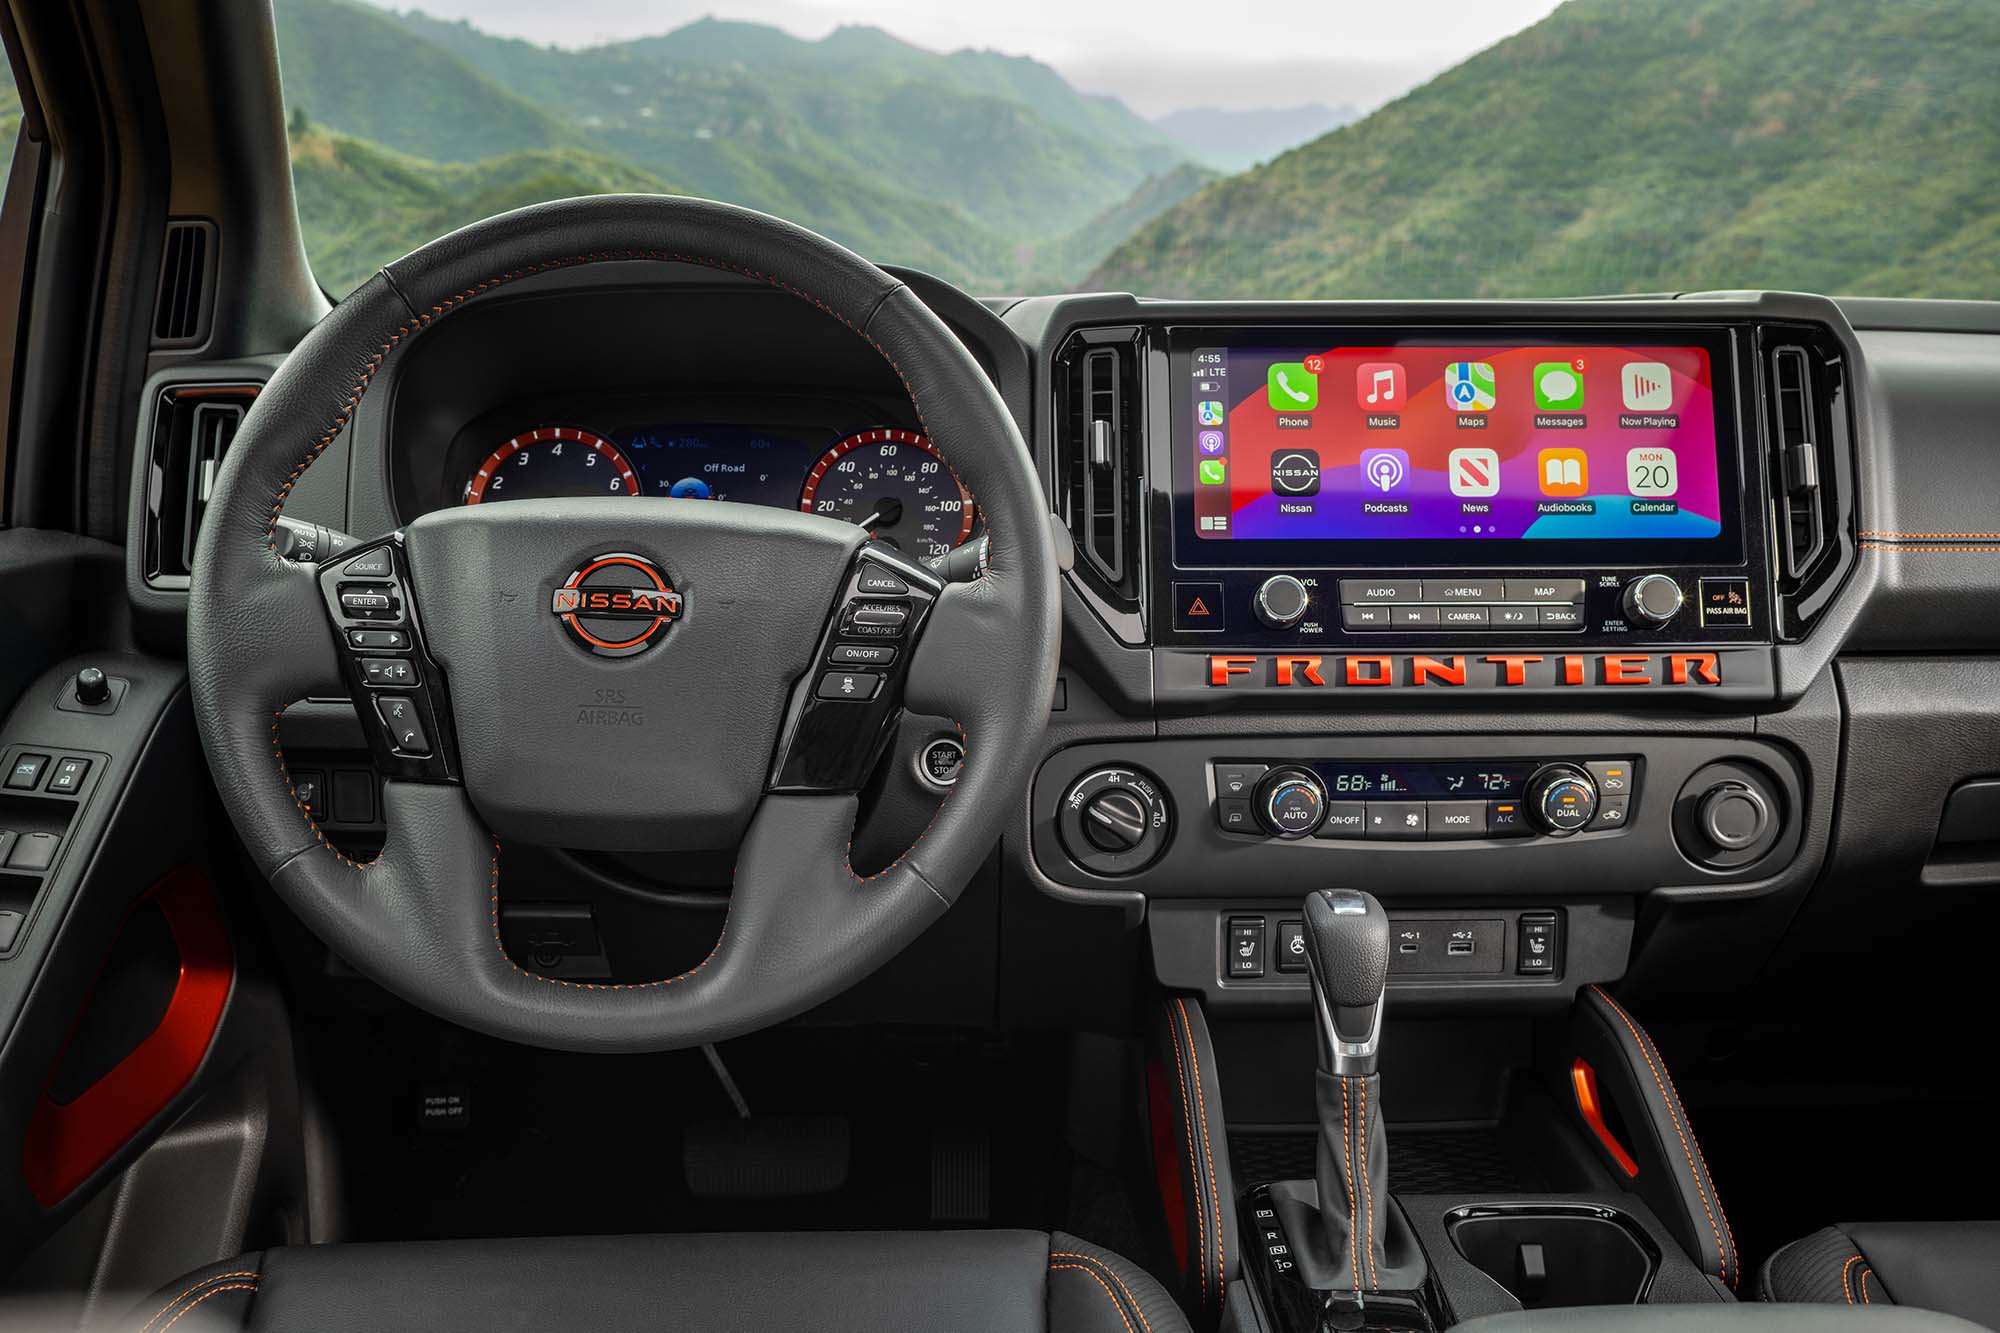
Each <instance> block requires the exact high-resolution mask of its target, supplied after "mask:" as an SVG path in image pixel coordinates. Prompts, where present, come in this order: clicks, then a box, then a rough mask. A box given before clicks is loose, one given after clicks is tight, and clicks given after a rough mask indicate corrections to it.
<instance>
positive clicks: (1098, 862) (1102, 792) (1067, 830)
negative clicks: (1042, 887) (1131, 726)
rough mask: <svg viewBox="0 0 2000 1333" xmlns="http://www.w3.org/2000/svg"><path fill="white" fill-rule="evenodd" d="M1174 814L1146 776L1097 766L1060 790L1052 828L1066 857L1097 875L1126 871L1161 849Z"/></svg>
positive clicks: (1137, 868)
mask: <svg viewBox="0 0 2000 1333" xmlns="http://www.w3.org/2000/svg"><path fill="white" fill-rule="evenodd" d="M1172 824H1173V814H1172V810H1171V807H1169V805H1168V804H1167V798H1166V794H1165V793H1164V792H1163V791H1161V789H1160V785H1159V783H1158V782H1156V781H1154V779H1153V778H1152V776H1151V775H1149V774H1146V773H1142V772H1140V771H1139V770H1138V769H1136V768H1100V769H1095V770H1093V771H1091V772H1089V773H1086V774H1084V775H1083V776H1082V777H1080V778H1078V779H1077V780H1076V781H1075V782H1074V783H1072V784H1071V785H1070V789H1069V790H1068V791H1067V792H1065V793H1064V794H1063V799H1062V805H1061V807H1060V808H1059V809H1058V810H1057V811H1056V829H1057V832H1058V833H1059V834H1060V836H1061V838H1062V844H1063V849H1064V850H1065V851H1067V852H1068V853H1069V854H1070V859H1071V860H1073V861H1075V862H1076V863H1077V864H1078V865H1080V866H1082V867H1083V868H1084V869H1085V870H1088V871H1090V872H1092V873H1093V874H1098V875H1130V874H1133V873H1135V872H1137V871H1140V870H1144V869H1145V868H1146V867H1147V866H1149V865H1151V864H1152V863H1153V861H1154V859H1155V858H1157V857H1158V856H1159V854H1160V853H1161V852H1163V851H1165V850H1166V846H1167V836H1168V834H1169V833H1170V832H1171V830H1172Z"/></svg>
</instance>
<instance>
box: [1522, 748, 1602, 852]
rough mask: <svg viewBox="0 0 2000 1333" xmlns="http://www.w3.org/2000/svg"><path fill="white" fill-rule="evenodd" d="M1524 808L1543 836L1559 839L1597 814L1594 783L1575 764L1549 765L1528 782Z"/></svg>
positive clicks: (1536, 771)
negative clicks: (1554, 836) (1551, 834)
mask: <svg viewBox="0 0 2000 1333" xmlns="http://www.w3.org/2000/svg"><path fill="white" fill-rule="evenodd" d="M1527 807H1528V815H1529V817H1530V818H1531V819H1533V820H1534V821H1535V823H1536V824H1537V825H1538V826H1540V828H1541V830H1542V831H1543V832H1544V833H1553V834H1555V835H1556V836H1557V837H1562V836H1565V835H1567V834H1571V833H1574V832H1576V831H1577V830H1578V829H1580V828H1582V827H1583V826H1584V825H1586V824H1588V823H1589V822H1590V820H1591V817H1592V816H1593V815H1595V814H1596V813H1597V784H1596V783H1595V782H1593V781H1591V778H1590V774H1588V773H1586V772H1584V771H1583V770H1582V769H1580V768H1578V767H1577V766H1576V765H1574V764H1549V765H1548V766H1546V767H1544V768H1540V769H1537V770H1535V775H1534V776H1533V777H1531V778H1529V779H1528V799H1527Z"/></svg>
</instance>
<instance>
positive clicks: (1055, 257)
mask: <svg viewBox="0 0 2000 1333" xmlns="http://www.w3.org/2000/svg"><path fill="white" fill-rule="evenodd" d="M1221 179H1222V173H1221V172H1218V171H1211V170H1209V169H1208V168H1207V167H1203V166H1197V165H1196V164H1195V163H1193V162H1183V163H1182V164H1181V165H1180V166H1177V167H1175V168H1174V169H1173V170H1171V171H1167V172H1163V173H1161V174H1160V175H1158V176H1148V177H1147V178H1146V179H1145V180H1144V181H1142V182H1141V183H1140V185H1139V188H1138V189H1136V190H1134V191H1133V192H1132V193H1131V195H1130V196H1129V197H1127V198H1125V199H1123V200H1121V201H1119V202H1118V203H1117V204H1114V205H1113V206H1112V207H1110V208H1107V209H1105V210H1104V211H1103V212H1102V213H1099V214H1098V215H1097V216H1096V217H1094V218H1092V219H1091V220H1090V221H1088V222H1086V223H1084V224H1083V225H1082V226H1081V227H1078V228H1077V229H1076V230H1075V231H1073V232H1071V233H1070V234H1069V235H1067V236H1065V237H1063V238H1062V239H1061V240H1060V241H1056V242H1053V243H1051V244H1048V245H1042V246H1037V247H1036V248H1035V250H1034V253H1033V256H1032V258H1030V259H1029V260H1027V261H1026V263H1025V264H1024V268H1023V277H1022V279H1021V283H1020V286H1021V288H1022V289H1023V290H1025V291H1060V290H1062V289H1063V288H1065V287H1067V286H1069V284H1070V283H1072V282H1074V281H1076V277H1077V275H1078V274H1079V273H1088V272H1090V271H1091V270H1092V269H1094V268H1096V267H1097V266H1098V265H1099V264H1101V263H1103V262H1104V259H1105V257H1106V256H1107V255H1109V254H1110V253H1111V252H1112V251H1113V250H1114V249H1116V248H1117V247H1118V244H1119V243H1120V242H1121V241H1123V240H1124V239H1125V238H1126V237H1128V236H1130V235H1131V234H1132V233H1133V232H1135V231H1137V230H1138V229H1139V228H1140V227H1142V226H1144V225H1145V224H1146V223H1148V222H1151V221H1152V220H1153V219H1154V218H1156V217H1158V216H1159V215H1160V214H1162V213H1164V212H1166V211H1167V210H1168V209H1170V208H1172V207H1173V206H1174V205H1175V204H1178V203H1180V202H1181V201H1182V200H1183V199H1186V198H1188V197H1189V196H1191V195H1193V194H1194V193H1195V192H1196V191H1198V190H1203V189H1206V188H1207V187H1208V186H1210V185H1213V184H1214V183H1215V182H1216V181H1219V180H1221Z"/></svg>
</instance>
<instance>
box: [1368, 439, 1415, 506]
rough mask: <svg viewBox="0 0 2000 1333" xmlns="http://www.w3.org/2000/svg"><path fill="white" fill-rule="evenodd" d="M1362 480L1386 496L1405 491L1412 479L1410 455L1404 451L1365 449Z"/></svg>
mask: <svg viewBox="0 0 2000 1333" xmlns="http://www.w3.org/2000/svg"><path fill="white" fill-rule="evenodd" d="M1361 479H1362V480H1363V481H1365V482H1367V483H1368V484H1369V485H1370V486H1373V487H1374V488H1375V489H1376V490H1378V491H1380V492H1382V493H1383V494H1384V495H1387V494H1389V493H1390V492H1391V491H1399V490H1401V489H1403V484H1404V483H1405V482H1407V481H1408V480H1409V479H1410V455H1409V451H1408V450H1404V449H1363V450H1362V451H1361Z"/></svg>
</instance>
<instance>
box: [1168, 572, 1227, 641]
mask: <svg viewBox="0 0 2000 1333" xmlns="http://www.w3.org/2000/svg"><path fill="white" fill-rule="evenodd" d="M1228 627H1229V626H1228V624H1227V623H1226V620H1225V617H1224V616H1223V613H1222V585H1221V584H1220V583H1176V584H1175V585H1174V628H1175V629H1177V630H1223V629H1227V628H1228Z"/></svg>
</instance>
